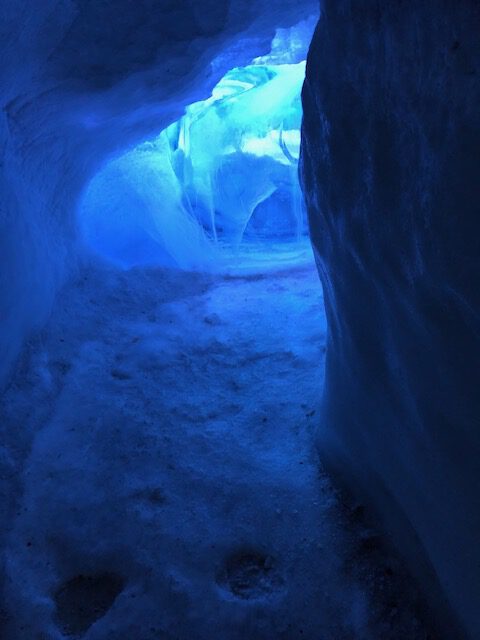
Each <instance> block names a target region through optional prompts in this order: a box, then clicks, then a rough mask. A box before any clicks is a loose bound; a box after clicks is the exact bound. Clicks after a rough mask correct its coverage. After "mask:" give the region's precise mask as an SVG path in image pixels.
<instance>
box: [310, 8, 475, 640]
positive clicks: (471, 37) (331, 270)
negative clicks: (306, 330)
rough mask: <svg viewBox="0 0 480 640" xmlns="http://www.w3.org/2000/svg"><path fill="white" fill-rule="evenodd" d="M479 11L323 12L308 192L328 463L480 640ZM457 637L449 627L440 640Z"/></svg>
mask: <svg viewBox="0 0 480 640" xmlns="http://www.w3.org/2000/svg"><path fill="white" fill-rule="evenodd" d="M479 107H480V4H479V3H478V2H474V1H473V0H435V1H433V0H432V1H428V0H424V1H422V0H402V1H400V0H395V1H393V2H379V1H378V0H363V1H362V2H358V0H325V3H324V7H323V17H322V18H321V20H320V24H319V26H318V28H317V32H316V35H315V38H314V42H313V45H312V48H311V52H310V56H309V62H308V69H307V82H306V85H305V89H304V109H305V120H304V131H303V181H304V189H305V193H306V197H307V201H308V207H309V215H310V222H311V230H312V235H313V241H314V245H315V250H316V256H317V261H318V267H319V270H320V274H321V277H322V280H323V284H324V288H325V297H326V302H327V313H328V321H329V343H328V358H327V363H328V364H327V385H326V390H325V396H324V416H323V422H322V425H321V427H320V430H319V435H318V438H319V443H320V447H321V450H322V454H323V455H324V456H327V457H328V458H329V461H330V463H331V465H332V467H334V468H336V469H337V470H339V471H340V472H341V474H342V475H343V477H347V478H348V480H349V482H350V485H351V486H354V487H355V488H356V489H357V490H359V491H360V492H361V493H362V494H363V495H364V496H367V497H368V498H369V499H371V500H373V501H374V503H375V504H376V506H377V508H378V511H379V513H380V514H382V515H383V516H384V519H385V524H386V527H387V528H388V529H389V530H390V531H391V532H393V534H394V536H395V538H396V542H397V544H399V545H400V547H401V548H402V549H403V551H404V552H405V553H406V555H407V556H408V557H409V559H410V561H411V565H412V566H413V567H414V569H415V570H416V571H417V573H418V575H419V576H420V578H421V579H422V580H423V581H424V582H425V584H426V585H428V591H429V593H430V594H431V596H432V602H433V603H434V606H436V607H437V613H438V615H440V610H441V611H443V612H444V613H446V607H445V603H443V604H442V605H439V603H440V602H441V597H442V595H443V596H444V597H445V598H446V600H447V601H448V602H449V604H450V607H451V610H452V612H453V613H454V617H455V618H456V619H457V621H459V622H460V623H461V624H462V625H463V628H464V629H465V631H458V630H457V631H455V632H453V631H452V632H451V635H452V637H454V638H455V639H459V638H462V637H468V638H480V544H479V540H480V424H479V418H480V389H479V363H480V340H479V333H480V322H479V311H480V305H479V302H480V300H479V297H480V263H479V257H480V156H479V153H480V110H479ZM446 628H447V627H446Z"/></svg>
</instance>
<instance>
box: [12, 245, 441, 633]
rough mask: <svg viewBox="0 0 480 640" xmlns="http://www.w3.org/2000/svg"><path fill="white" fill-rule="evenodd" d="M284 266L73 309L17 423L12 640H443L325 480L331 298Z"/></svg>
mask: <svg viewBox="0 0 480 640" xmlns="http://www.w3.org/2000/svg"><path fill="white" fill-rule="evenodd" d="M252 264H253V263H252ZM279 264H280V266H279V267H278V268H277V269H274V268H272V266H271V265H270V269H269V270H264V269H259V268H257V269H254V268H253V267H252V268H250V269H249V270H247V271H246V272H241V271H240V270H238V271H237V272H233V271H232V272H231V273H229V274H223V275H219V274H217V275H212V274H210V275H208V274H207V275H206V274H202V273H189V272H181V271H173V270H165V269H144V268H142V269H140V268H138V269H133V270H130V271H121V270H117V269H115V268H113V267H111V266H106V265H98V264H97V265H92V266H90V267H88V268H87V269H86V270H85V271H83V272H82V273H81V274H80V275H79V277H78V279H77V281H76V282H73V283H72V284H70V285H69V286H68V287H67V288H65V289H64V290H63V292H62V294H61V296H60V299H59V301H58V303H57V306H56V308H55V310H54V313H53V315H52V317H51V320H50V322H49V324H48V325H47V326H46V328H45V329H44V330H43V331H42V333H41V334H40V335H38V336H37V337H36V338H35V339H33V340H32V341H31V343H30V344H29V345H28V348H27V350H26V352H25V353H24V356H23V358H22V361H21V362H20V364H19V367H18V370H17V373H16V375H15V377H14V379H13V381H12V383H11V385H10V387H9V389H8V390H7V393H6V394H5V396H4V397H3V399H2V404H1V407H0V410H1V413H2V416H3V418H2V421H1V429H2V439H3V441H4V442H5V445H6V446H5V450H4V451H5V454H4V457H3V459H2V477H3V479H4V483H3V484H2V487H3V488H4V491H5V495H6V496H7V495H8V496H9V500H8V501H7V500H5V501H4V500H2V501H1V504H2V510H3V514H2V517H1V518H0V523H1V527H2V529H1V533H2V538H1V540H2V543H3V544H4V547H5V553H4V556H3V558H4V562H5V580H4V584H3V587H4V595H5V598H4V604H3V606H2V610H1V621H2V624H3V635H2V638H5V639H6V640H33V639H35V640H37V639H38V640H40V638H41V639H42V640H63V639H64V638H83V639H84V640H154V639H155V640H157V639H169V640H174V639H175V640H214V639H216V640H246V639H248V640H282V639H283V640H293V639H295V638H303V639H304V640H306V639H308V640H320V639H321V640H354V639H355V640H360V639H362V640H387V639H389V640H391V639H397V638H398V640H400V639H401V640H406V639H407V638H408V640H417V639H418V640H420V639H424V638H427V637H428V636H427V635H426V633H425V629H424V628H423V627H422V625H421V623H420V620H419V618H418V616H417V609H421V608H422V607H421V605H419V604H418V602H417V594H416V590H415V588H414V586H413V585H412V584H411V583H410V582H409V580H408V578H407V577H406V576H405V575H404V573H403V571H402V568H401V564H400V563H399V562H398V561H397V560H396V559H395V557H394V556H393V555H391V554H390V553H388V552H386V551H385V550H384V549H383V546H382V541H381V539H380V537H379V535H378V534H377V533H376V531H375V530H374V529H372V528H371V526H370V524H369V523H368V522H367V521H366V520H365V518H364V515H363V511H364V510H363V507H362V505H349V506H346V505H345V504H344V500H343V499H342V497H341V494H338V493H337V491H336V490H335V489H334V488H333V486H332V484H331V481H330V480H329V478H328V477H327V476H326V475H325V473H324V472H323V471H322V468H321V464H320V461H319V459H318V455H317V452H316V450H315V447H314V443H313V434H314V430H315V428H317V426H318V424H317V423H318V420H319V418H318V405H319V398H320V395H321V388H322V380H323V360H324V350H325V347H324V345H325V332H326V325H325V318H324V311H323V301H322V296H321V287H320V286H319V281H318V275H317V273H316V270H315V267H314V264H313V261H312V258H311V256H310V260H309V261H308V262H307V261H303V262H301V263H296V262H293V263H292V262H290V264H289V263H288V261H286V262H285V264H281V263H279Z"/></svg>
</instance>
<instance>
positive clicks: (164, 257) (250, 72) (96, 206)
mask: <svg viewBox="0 0 480 640" xmlns="http://www.w3.org/2000/svg"><path fill="white" fill-rule="evenodd" d="M282 44H283V46H285V51H286V52H289V51H290V50H291V49H293V50H294V52H295V53H298V46H297V47H294V46H292V43H291V42H290V43H288V42H285V41H284V39H283V40H282ZM273 50H274V51H275V47H274V48H273ZM285 51H284V55H285ZM304 53H306V52H304ZM273 55H274V56H275V59H277V57H278V55H279V54H277V53H274V54H273ZM304 78H305V61H300V62H298V63H290V64H274V65H272V64H268V63H267V62H266V61H265V59H258V60H257V61H255V64H252V65H249V66H247V67H240V68H238V67H237V68H234V69H232V70H231V71H229V72H228V73H227V74H226V76H225V77H224V78H222V80H221V81H220V82H219V83H218V84H217V85H216V86H215V88H214V90H213V92H212V95H211V96H210V98H208V99H207V100H202V101H199V102H196V103H194V104H192V105H190V106H188V107H187V109H186V112H185V114H184V115H183V116H182V117H181V118H180V119H179V120H178V121H176V122H174V123H172V124H171V125H169V126H168V127H167V128H166V129H165V130H164V131H163V132H162V133H161V134H160V135H159V136H158V137H156V138H155V139H154V140H152V141H150V142H146V143H143V144H141V145H140V146H139V147H137V148H136V149H134V150H133V151H129V152H128V153H126V154H124V155H122V156H121V157H119V158H116V159H114V160H113V161H111V162H110V163H108V164H107V165H106V166H105V167H104V168H103V169H102V170H101V171H100V172H99V173H98V174H97V175H96V176H95V177H94V178H93V180H92V181H91V183H90V184H89V185H88V187H87V188H86V190H85V193H84V195H83V197H82V199H81V205H80V207H79V222H80V227H81V232H82V238H83V239H84V241H85V243H86V245H87V246H88V247H89V248H90V249H93V250H94V251H95V252H97V253H99V254H101V255H103V256H104V257H107V258H108V259H110V260H112V261H113V262H115V263H117V264H119V265H120V266H126V267H130V266H134V265H140V264H157V265H158V264H161V265H167V266H175V267H180V268H185V269H192V268H193V269H196V268H215V267H217V268H218V267H220V266H222V265H224V263H227V264H228V256H229V255H230V254H232V251H233V252H235V250H236V249H238V248H239V246H240V244H241V243H242V242H250V243H251V244H253V243H255V244H256V245H257V248H258V250H264V247H265V245H266V246H268V241H269V240H276V241H280V240H283V241H291V242H294V241H295V239H300V238H301V237H302V236H305V235H306V231H307V230H306V216H305V208H304V206H303V197H302V195H301V191H300V186H299V182H298V156H299V147H300V126H301V119H302V107H301V100H300V94H301V88H302V84H303V81H304ZM261 245H262V247H263V248H262V249H260V246H261ZM229 249H230V251H229Z"/></svg>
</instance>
